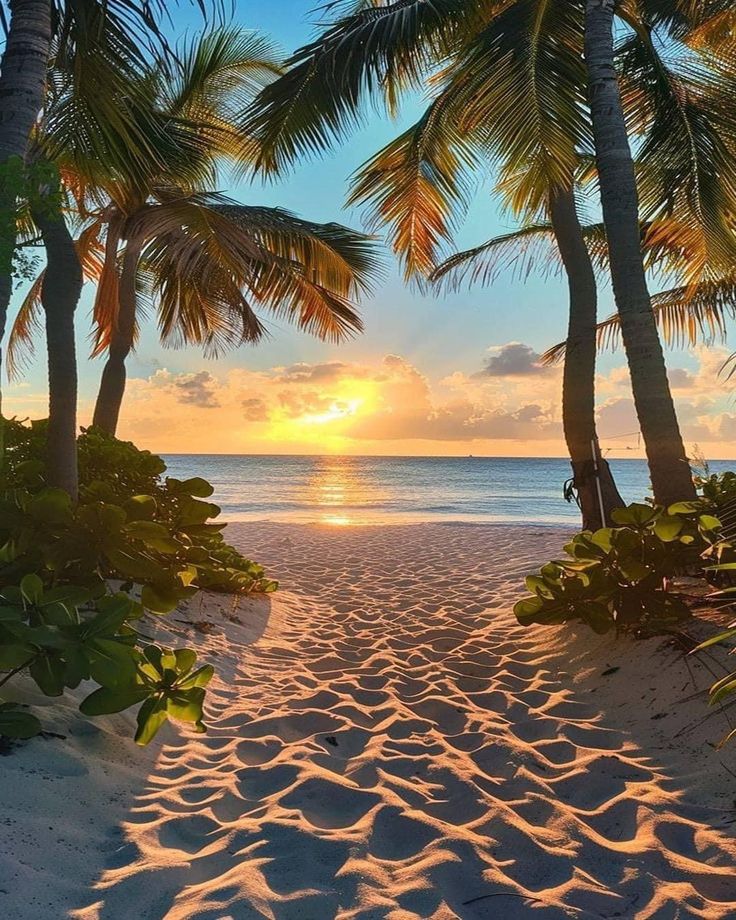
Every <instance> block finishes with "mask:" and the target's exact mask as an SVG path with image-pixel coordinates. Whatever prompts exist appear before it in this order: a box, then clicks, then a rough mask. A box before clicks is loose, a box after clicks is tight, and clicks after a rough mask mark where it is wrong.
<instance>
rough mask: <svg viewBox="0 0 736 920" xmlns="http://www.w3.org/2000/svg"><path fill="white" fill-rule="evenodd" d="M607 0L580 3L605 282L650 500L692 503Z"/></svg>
mask: <svg viewBox="0 0 736 920" xmlns="http://www.w3.org/2000/svg"><path fill="white" fill-rule="evenodd" d="M614 7H615V0H586V5H585V61H586V65H587V70H588V86H589V96H590V111H591V116H592V121H593V133H594V139H595V150H596V165H597V171H598V179H599V183H600V190H601V204H602V207H603V221H604V224H605V227H606V238H607V240H608V249H609V254H610V265H611V279H612V282H613V291H614V296H615V299H616V307H617V309H618V313H619V316H620V317H621V332H622V336H623V340H624V347H625V349H626V357H627V360H628V364H629V371H630V373H631V386H632V390H633V394H634V404H635V406H636V414H637V417H638V419H639V425H640V427H641V432H642V437H643V439H644V445H645V448H646V453H647V458H648V461H649V472H650V476H651V480H652V487H653V490H654V497H655V500H656V501H657V502H659V503H661V504H664V505H669V504H671V503H673V502H675V501H679V500H682V499H688V498H695V486H694V484H693V480H692V476H691V473H690V465H689V463H688V460H687V455H686V453H685V445H684V444H683V441H682V436H681V434H680V428H679V425H678V422H677V416H676V414H675V406H674V402H673V400H672V394H671V393H670V387H669V382H668V379H667V368H666V365H665V360H664V353H663V351H662V345H661V342H660V340H659V335H658V333H657V325H656V322H655V320H654V314H653V312H652V303H651V298H650V296H649V288H648V286H647V280H646V274H645V270H644V259H643V256H642V251H641V245H640V236H639V199H638V194H637V188H636V177H635V174H634V159H633V156H632V154H631V148H630V146H629V135H628V130H627V127H626V121H625V117H624V109H623V105H622V102H621V94H620V92H619V87H618V78H617V75H616V69H615V66H614V50H613V16H614Z"/></svg>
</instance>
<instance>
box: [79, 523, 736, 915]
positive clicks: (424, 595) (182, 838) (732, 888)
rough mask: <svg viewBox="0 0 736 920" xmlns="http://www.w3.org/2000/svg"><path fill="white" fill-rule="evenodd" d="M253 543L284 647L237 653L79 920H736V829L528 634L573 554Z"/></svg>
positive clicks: (455, 543)
mask: <svg viewBox="0 0 736 920" xmlns="http://www.w3.org/2000/svg"><path fill="white" fill-rule="evenodd" d="M521 536H523V539H522V540H520V539H519V538H520V537H521ZM238 538H239V540H240V542H241V543H242V544H243V546H245V547H247V549H248V551H249V552H251V553H253V555H254V556H255V557H257V558H259V559H260V560H262V561H263V562H264V563H265V564H267V566H268V568H269V570H270V571H272V572H273V573H274V575H275V576H276V577H279V578H280V579H281V581H282V584H283V588H284V590H283V592H282V593H281V594H280V595H279V596H278V599H277V601H276V602H275V606H274V609H273V612H272V615H271V619H270V622H269V625H268V628H267V630H266V632H265V634H264V636H263V637H262V638H261V639H260V640H259V641H258V642H257V643H256V644H255V645H252V646H249V647H244V648H243V649H241V650H238V649H236V648H231V649H230V652H231V653H233V654H234V655H235V656H236V658H237V665H236V668H235V672H234V678H233V682H232V684H231V685H228V686H222V685H221V686H219V687H218V688H217V694H216V697H217V698H216V700H215V705H214V709H215V711H216V712H217V713H218V716H219V718H218V719H217V720H216V721H214V720H213V727H212V728H211V730H210V733H209V734H208V735H207V736H204V737H202V738H196V739H195V740H190V739H189V740H187V742H186V744H184V743H181V742H173V743H171V744H169V745H168V746H166V747H165V748H164V749H163V750H162V752H161V755H160V757H159V759H158V763H157V764H156V766H155V769H154V770H153V772H152V773H151V776H150V778H149V781H148V788H147V790H146V791H145V792H144V793H143V794H142V795H140V796H139V798H138V800H137V802H136V804H135V807H134V808H133V809H132V811H131V812H130V813H129V815H128V817H127V819H126V823H125V825H124V835H123V839H122V840H121V841H119V849H118V850H117V852H115V853H113V854H112V857H111V861H110V862H109V863H108V868H107V869H106V871H105V872H104V873H102V874H101V876H100V877H99V879H98V880H97V883H96V886H97V887H96V890H95V892H94V897H93V901H94V904H91V903H88V904H87V905H86V906H84V907H81V906H80V909H78V910H75V911H72V913H71V914H70V916H74V917H76V918H78V920H93V918H95V920H120V918H123V917H126V918H127V917H131V918H136V920H161V918H166V920H185V918H186V920H226V918H228V920H250V918H269V920H450V918H463V920H465V918H467V920H476V918H477V920H480V918H501V920H515V918H527V917H536V916H539V917H543V918H549V920H555V918H561V920H562V918H571V917H581V918H589V917H606V918H607V917H623V918H639V920H654V918H656V920H681V918H690V917H702V918H709V920H715V918H727V917H734V916H736V880H735V876H734V862H733V860H734V848H733V841H732V838H731V837H730V836H728V831H729V827H730V824H729V821H730V819H731V818H732V817H733V813H732V812H730V813H729V812H726V811H725V810H724V808H723V807H722V806H721V805H719V804H718V803H717V802H714V801H710V802H708V803H703V802H699V801H698V798H697V797H696V795H695V794H694V793H692V792H691V793H688V788H689V787H688V785H687V777H685V776H679V775H675V772H674V767H673V766H672V764H669V763H666V760H667V758H666V757H664V756H660V754H661V752H660V750H659V748H657V749H656V750H653V748H652V745H651V743H650V741H651V738H650V737H648V736H647V732H646V731H645V730H640V728H641V725H642V724H644V725H645V726H646V724H650V725H653V724H654V723H641V721H638V722H637V719H635V718H632V719H630V720H629V724H627V722H626V719H625V717H623V718H622V713H621V712H617V713H613V714H612V711H610V712H609V711H607V710H606V705H607V703H606V700H607V699H608V698H607V697H605V698H604V693H605V692H606V691H605V687H604V688H603V689H601V690H600V691H599V692H595V687H597V686H599V685H600V683H601V680H600V678H596V680H595V681H593V682H592V683H588V684H585V683H584V682H581V681H580V680H579V679H578V678H577V677H575V673H574V672H575V667H574V666H572V665H571V666H569V667H567V668H566V667H565V665H566V652H565V648H564V642H563V640H562V639H561V637H560V635H559V633H549V632H548V633H546V636H545V637H544V640H543V641H542V639H541V638H540V635H538V634H535V633H530V632H525V631H523V630H521V629H520V628H519V627H518V626H517V625H516V624H515V621H514V620H513V618H512V617H511V616H510V613H509V610H510V606H511V604H512V603H513V600H514V598H515V596H516V594H517V592H518V585H519V580H520V578H521V576H522V575H523V574H524V573H525V572H526V571H528V570H529V568H530V566H533V565H534V564H535V563H537V562H538V561H539V560H540V559H542V558H544V556H545V555H546V554H547V553H549V552H550V551H551V550H552V549H553V548H556V547H557V545H558V544H559V535H558V534H554V533H550V532H549V531H540V532H539V533H537V534H536V535H532V536H529V535H528V534H527V535H522V534H520V532H519V531H518V530H516V529H514V528H508V527H455V526H441V525H433V526H426V527H425V526H422V527H405V528H387V527H380V528H366V529H355V530H353V529H343V530H340V529H327V528H317V527H311V528H310V527H297V526H286V525H261V526H256V525H247V526H246V525H243V526H241V527H240V528H239V530H238ZM570 641H571V642H572V643H573V644H572V645H571V646H570V648H571V651H569V653H567V654H568V655H569V656H570V657H572V656H573V655H574V654H575V655H577V654H579V649H578V650H577V651H576V648H577V647H576V646H575V645H574V637H573V639H571V640H570ZM580 654H582V653H580ZM223 655H224V650H223ZM588 663H589V664H590V662H588ZM594 664H595V666H596V667H597V668H598V671H600V669H602V668H604V667H605V666H606V661H605V660H599V661H596V662H594ZM631 679H632V680H633V679H634V678H633V676H632V677H631ZM643 679H644V680H646V679H647V678H646V676H645V677H644V678H643ZM624 689H625V688H624ZM683 695H684V694H683ZM637 703H638V700H637V699H635V698H629V706H630V707H631V708H635V707H637ZM696 705H700V703H697V704H696ZM693 711H694V710H693ZM648 718H649V716H648V715H647V719H648ZM657 725H659V723H657ZM731 798H732V796H731ZM715 825H720V827H716V826H715Z"/></svg>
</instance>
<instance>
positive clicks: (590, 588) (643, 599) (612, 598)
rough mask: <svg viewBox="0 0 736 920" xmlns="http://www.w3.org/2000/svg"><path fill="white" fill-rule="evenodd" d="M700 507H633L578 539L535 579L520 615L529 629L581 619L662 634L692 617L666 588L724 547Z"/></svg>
mask: <svg viewBox="0 0 736 920" xmlns="http://www.w3.org/2000/svg"><path fill="white" fill-rule="evenodd" d="M702 512H703V507H702V505H701V503H699V502H682V503H679V504H677V505H672V506H670V507H669V508H668V509H666V510H665V509H664V508H658V507H652V506H650V505H643V504H632V505H629V506H628V507H627V508H620V509H618V510H617V511H614V512H613V518H614V521H615V524H616V526H614V527H606V528H603V529H601V530H598V531H596V532H595V533H592V532H591V531H584V532H583V533H580V534H577V535H576V536H574V537H573V538H572V540H571V541H570V542H569V543H568V544H567V545H566V546H565V552H566V553H567V556H568V557H569V558H567V559H562V560H555V561H553V562H549V563H547V565H545V566H543V567H542V569H541V570H540V573H539V574H538V575H530V576H529V577H528V578H527V579H526V586H527V588H528V590H529V591H530V593H531V596H530V597H525V598H523V599H522V600H520V601H519V602H518V603H517V604H516V606H515V607H514V613H515V614H516V617H517V619H518V620H519V622H520V623H521V624H522V625H525V626H526V625H529V624H531V623H543V624H547V625H549V624H554V623H565V622H567V621H569V620H580V621H582V622H584V623H587V624H588V625H589V626H590V627H591V628H592V629H593V630H595V632H598V633H605V632H608V631H609V630H610V629H613V628H615V629H617V630H623V631H637V632H649V633H651V632H661V631H663V630H667V629H669V628H671V627H672V625H673V624H675V623H676V622H677V621H678V620H680V619H682V618H684V617H686V616H688V614H689V610H688V608H687V606H686V605H685V603H684V601H683V600H682V599H681V598H680V597H678V596H677V595H676V594H672V593H671V592H669V591H668V590H667V582H668V580H669V579H671V578H672V577H673V576H675V575H678V574H682V573H686V572H691V571H693V570H694V569H701V570H702V568H703V555H704V554H705V553H710V552H713V550H714V547H716V546H717V545H718V539H719V537H718V531H719V528H720V522H719V521H718V519H717V518H715V517H713V516H712V515H709V514H704V513H702Z"/></svg>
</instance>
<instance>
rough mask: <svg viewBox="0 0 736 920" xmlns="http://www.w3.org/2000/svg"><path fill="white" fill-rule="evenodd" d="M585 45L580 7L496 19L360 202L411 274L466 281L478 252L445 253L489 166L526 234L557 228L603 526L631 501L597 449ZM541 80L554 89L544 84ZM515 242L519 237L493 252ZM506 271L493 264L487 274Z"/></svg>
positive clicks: (571, 384) (377, 166) (582, 472)
mask: <svg viewBox="0 0 736 920" xmlns="http://www.w3.org/2000/svg"><path fill="white" fill-rule="evenodd" d="M581 42H582V32H581V29H580V24H579V21H578V17H576V15H575V11H574V10H572V9H571V8H565V9H563V10H559V9H556V8H553V7H552V6H551V5H549V4H546V3H544V2H538V0H534V2H530V3H527V4H525V5H524V7H523V9H522V8H520V6H519V5H518V4H517V5H514V6H513V7H512V8H511V9H510V10H509V12H508V13H506V14H499V15H498V16H496V17H495V18H494V19H493V20H492V21H491V22H490V23H489V24H488V26H486V28H485V29H483V30H482V31H481V32H480V33H479V34H478V35H477V36H476V37H475V38H474V39H473V40H471V41H468V43H467V47H466V48H464V49H463V51H462V53H458V54H457V56H456V59H455V60H454V61H453V63H452V64H451V65H450V66H449V67H448V68H446V69H445V70H444V72H443V74H442V82H441V84H440V90H439V92H438V94H437V96H436V98H435V99H434V101H433V102H432V103H431V105H430V107H429V108H428V109H427V111H426V112H425V114H424V116H423V117H422V118H421V120H420V121H419V122H418V123H417V124H416V125H414V126H413V127H412V128H410V129H409V130H408V131H406V132H405V133H404V134H403V135H402V136H401V137H399V138H398V139H397V140H396V141H394V142H392V143H391V144H389V145H388V146H387V147H385V148H384V149H383V150H381V151H380V152H379V153H378V154H376V156H375V157H373V158H372V159H371V160H370V161H369V162H368V163H367V164H366V165H365V166H364V167H362V168H361V169H360V170H359V171H358V174H357V177H356V179H355V181H354V183H353V188H352V192H351V196H350V199H349V200H350V202H351V203H362V204H367V205H369V211H368V214H369V219H370V222H371V225H372V226H376V227H378V226H381V225H383V224H388V226H389V229H390V238H391V240H392V242H393V245H394V249H395V251H396V252H397V255H398V256H399V257H400V258H401V259H402V261H403V262H404V266H405V270H406V274H407V276H408V277H414V276H429V277H430V279H432V280H438V279H439V278H440V277H443V276H453V275H454V278H455V279H458V278H460V279H462V280H465V279H467V273H466V272H465V271H464V264H465V261H466V258H467V256H463V255H460V256H455V257H453V258H452V259H451V260H450V262H449V263H447V264H445V265H441V266H439V267H438V266H437V261H438V255H439V253H440V252H441V243H442V240H443V238H444V239H445V240H448V241H449V239H450V237H451V235H452V233H451V230H452V223H453V219H456V217H457V216H459V213H460V212H462V210H463V206H464V204H465V201H466V199H467V197H468V195H469V191H470V189H471V188H472V187H473V184H472V181H471V176H472V175H474V174H481V175H482V174H484V173H485V172H487V171H488V164H489V162H492V163H494V164H495V165H496V167H497V169H498V171H499V172H500V179H499V181H498V183H497V191H498V192H500V194H501V195H502V198H503V200H504V202H505V204H506V206H507V207H508V208H509V209H510V210H511V212H512V213H513V214H514V216H516V217H522V218H524V219H525V220H526V221H527V223H528V224H529V227H528V228H525V229H524V230H523V231H522V232H521V234H520V235H519V237H518V238H519V239H523V238H524V236H525V235H526V234H527V233H529V238H530V239H532V238H533V235H534V234H533V232H530V231H533V228H534V227H536V225H537V224H538V223H539V222H540V220H544V221H545V225H547V226H549V229H550V236H551V237H552V239H553V245H554V246H555V247H556V250H557V253H558V254H559V257H560V258H561V259H562V262H563V263H564V269H565V275H566V278H567V282H568V290H569V324H568V336H567V343H568V357H567V359H566V360H565V367H564V373H563V399H562V420H563V430H564V434H565V439H566V442H567V447H568V452H569V455H570V459H571V462H572V469H573V479H572V485H573V487H574V490H575V492H576V493H577V498H578V502H579V504H580V509H581V513H582V518H583V526H584V527H586V528H590V529H598V528H599V527H603V526H606V525H607V524H609V523H610V520H611V519H610V514H611V512H612V511H613V509H615V508H617V507H620V506H621V505H622V504H623V501H622V499H621V497H620V495H619V494H618V491H617V489H616V486H615V483H614V481H613V477H612V475H611V471H610V468H609V467H608V464H607V463H606V462H605V460H603V459H602V458H601V457H600V454H599V451H598V447H597V434H596V425H595V353H596V347H595V326H596V312H597V286H596V279H595V274H594V270H593V265H592V262H591V259H590V255H589V253H588V251H587V248H586V244H585V240H584V239H583V236H582V230H581V227H580V222H579V219H578V214H577V205H576V201H575V172H576V169H577V165H578V160H579V157H578V153H577V149H578V148H580V147H585V146H590V140H589V136H590V128H589V123H588V120H587V118H586V112H585V107H584V97H583V93H582V85H583V80H582V77H581V69H582V61H581V59H580V54H579V48H580V45H581ZM550 60H554V61H555V65H556V70H555V72H554V80H552V79H551V76H552V75H551V74H550V72H549V69H548V68H549V61H550ZM488 75H492V78H491V79H489V78H488ZM540 86H541V87H547V89H546V90H545V91H542V92H537V91H535V87H540ZM547 221H551V223H550V224H547ZM508 245H513V243H512V240H510V239H509V240H500V241H498V243H497V244H495V243H494V244H493V245H492V247H491V248H493V249H494V252H495V251H496V250H497V249H498V250H503V249H507V248H508ZM487 248H488V247H486V249H487ZM499 255H500V252H499ZM502 262H503V259H500V260H499V264H498V265H497V266H496V269H497V268H500V266H501V264H502ZM454 269H457V271H454ZM496 276H497V271H496V270H495V269H494V270H492V271H489V272H488V274H487V276H486V278H485V279H484V280H486V281H492V280H494V279H495V277H496ZM596 474H597V475H596Z"/></svg>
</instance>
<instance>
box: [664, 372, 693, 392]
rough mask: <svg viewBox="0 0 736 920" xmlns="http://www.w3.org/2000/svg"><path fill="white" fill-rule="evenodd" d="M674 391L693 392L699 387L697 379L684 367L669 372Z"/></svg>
mask: <svg viewBox="0 0 736 920" xmlns="http://www.w3.org/2000/svg"><path fill="white" fill-rule="evenodd" d="M667 376H668V377H669V381H670V387H672V389H673V390H691V389H692V388H693V387H695V386H696V385H697V378H696V377H695V375H694V374H691V373H690V371H688V370H685V368H684V367H672V368H670V369H669V371H668V372H667Z"/></svg>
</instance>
